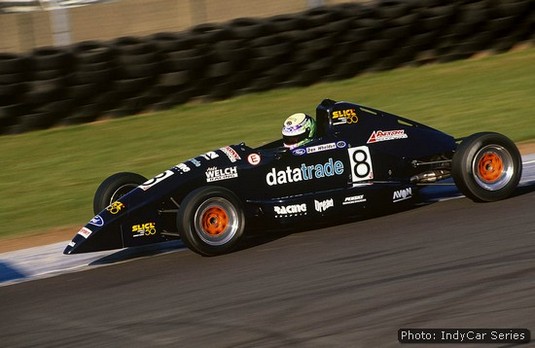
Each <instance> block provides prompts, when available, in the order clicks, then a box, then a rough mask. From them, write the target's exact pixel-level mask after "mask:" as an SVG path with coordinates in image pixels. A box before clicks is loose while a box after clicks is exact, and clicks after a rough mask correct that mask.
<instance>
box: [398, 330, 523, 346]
mask: <svg viewBox="0 0 535 348" xmlns="http://www.w3.org/2000/svg"><path fill="white" fill-rule="evenodd" d="M530 340H531V333H530V331H529V330H528V329H416V328H411V329H399V330H398V341H399V342H400V343H462V344H467V343H516V344H521V343H528V342H529V341H530Z"/></svg>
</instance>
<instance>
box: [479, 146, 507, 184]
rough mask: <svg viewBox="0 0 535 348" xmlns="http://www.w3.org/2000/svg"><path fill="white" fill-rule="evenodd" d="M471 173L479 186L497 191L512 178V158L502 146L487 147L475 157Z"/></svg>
mask: <svg viewBox="0 0 535 348" xmlns="http://www.w3.org/2000/svg"><path fill="white" fill-rule="evenodd" d="M472 173H474V174H475V175H474V178H475V180H476V182H477V184H478V185H479V186H481V187H483V188H484V189H486V190H489V191H497V190H499V189H502V188H503V187H504V186H505V185H507V183H508V182H509V181H510V180H511V178H512V177H513V173H514V163H513V157H512V156H511V154H510V153H509V152H508V151H507V150H506V149H505V148H504V147H502V146H499V145H487V146H485V147H483V148H482V149H480V150H479V151H478V152H477V154H476V155H475V157H474V161H473V163H472Z"/></svg>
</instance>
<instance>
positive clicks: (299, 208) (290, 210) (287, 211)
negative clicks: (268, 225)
mask: <svg viewBox="0 0 535 348" xmlns="http://www.w3.org/2000/svg"><path fill="white" fill-rule="evenodd" d="M273 209H274V210H275V214H276V215H275V217H291V216H300V215H306V214H307V205H306V203H302V204H291V205H282V206H278V205H276V206H274V207H273Z"/></svg>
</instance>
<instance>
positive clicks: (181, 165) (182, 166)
mask: <svg viewBox="0 0 535 348" xmlns="http://www.w3.org/2000/svg"><path fill="white" fill-rule="evenodd" d="M174 168H175V169H176V170H177V171H178V172H179V173H180V174H182V173H187V172H189V171H190V170H191V169H190V167H188V166H187V165H186V164H185V163H179V164H177V165H176V166H175V167H174Z"/></svg>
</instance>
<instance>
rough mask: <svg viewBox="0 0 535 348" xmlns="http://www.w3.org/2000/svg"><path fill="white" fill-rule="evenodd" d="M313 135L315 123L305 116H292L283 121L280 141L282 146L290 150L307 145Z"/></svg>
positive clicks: (299, 114) (298, 114) (302, 114)
mask: <svg viewBox="0 0 535 348" xmlns="http://www.w3.org/2000/svg"><path fill="white" fill-rule="evenodd" d="M315 135H316V121H314V119H313V118H312V117H310V116H308V115H307V114H304V113H302V112H300V113H297V114H293V115H291V116H290V117H288V118H287V119H286V121H284V125H283V127H282V139H283V143H284V146H285V147H287V148H289V149H290V150H291V149H294V148H296V147H298V146H302V145H304V144H306V143H308V142H309V141H311V140H312V139H314V136H315Z"/></svg>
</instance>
